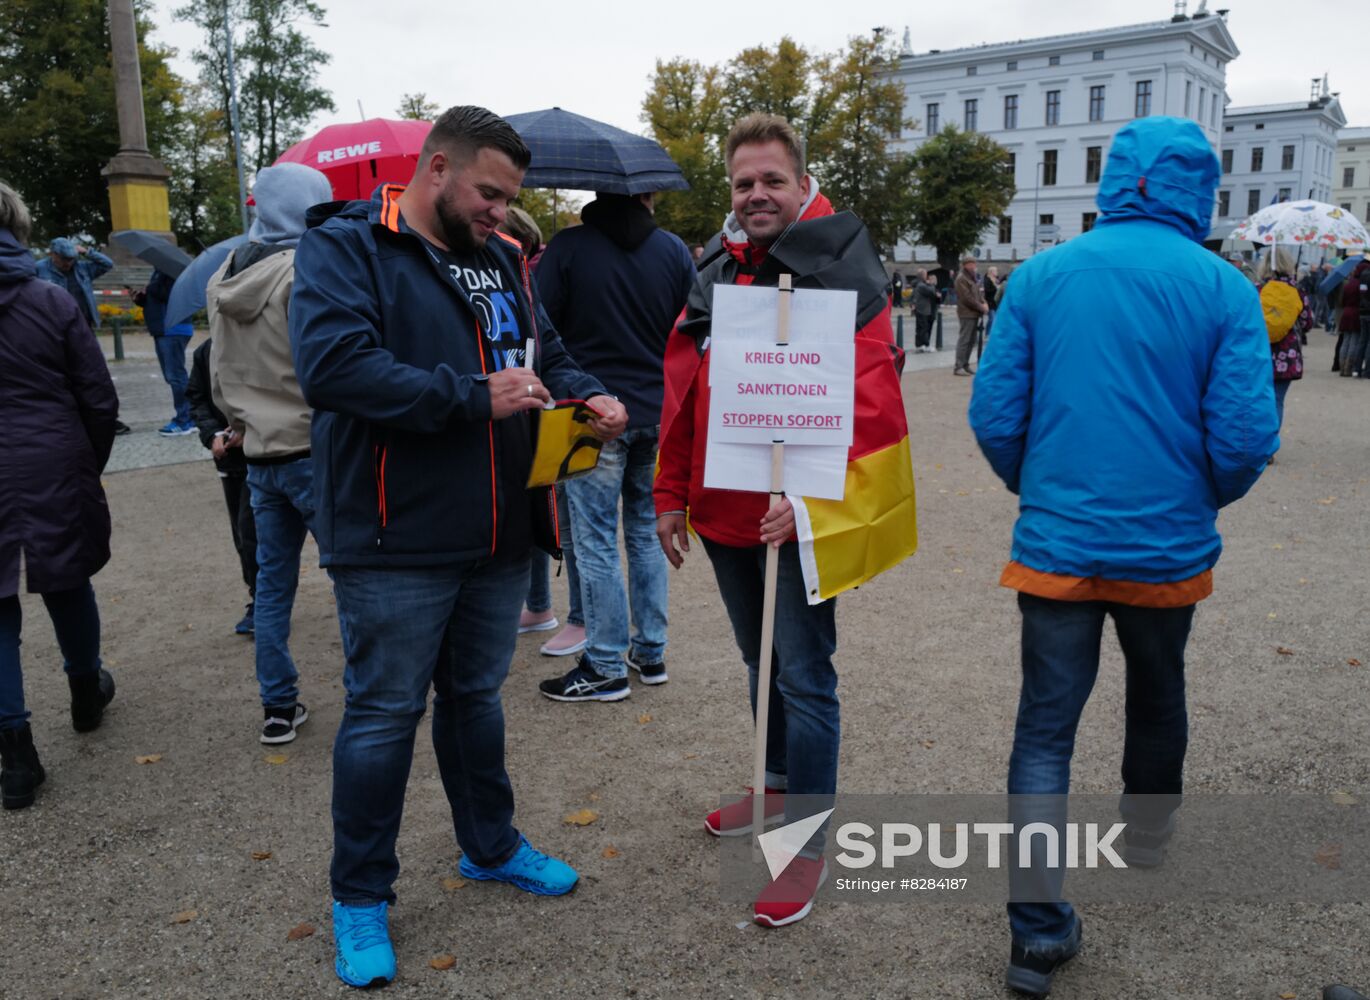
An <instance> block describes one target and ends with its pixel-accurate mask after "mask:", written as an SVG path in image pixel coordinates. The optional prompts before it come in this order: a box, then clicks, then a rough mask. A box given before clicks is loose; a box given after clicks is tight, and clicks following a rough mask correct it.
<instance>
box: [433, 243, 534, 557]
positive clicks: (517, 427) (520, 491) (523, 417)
mask: <svg viewBox="0 0 1370 1000" xmlns="http://www.w3.org/2000/svg"><path fill="white" fill-rule="evenodd" d="M429 246H430V249H431V250H432V251H433V253H434V254H436V255H437V257H438V259H439V260H441V261H442V262H443V263H444V264H445V265H446V266H447V269H448V271H449V273H450V274H451V275H452V280H453V281H454V282H455V283H456V285H457V287H458V288H460V289H461V290H462V291H464V292H465V293H466V295H467V297H468V298H470V300H471V304H472V305H474V306H475V307H476V318H477V319H478V321H479V322H480V332H481V333H482V334H483V335H484V336H485V340H486V343H487V344H488V346H489V360H488V361H487V364H489V367H490V373H491V374H494V373H495V372H498V371H503V370H504V369H506V368H518V367H520V366H521V365H522V364H523V359H524V354H525V351H526V342H525V338H526V336H527V334H525V333H524V331H523V330H522V329H521V328H520V326H519V308H518V307H519V296H521V295H523V288H522V286H520V285H518V284H517V283H515V282H513V281H512V280H511V279H510V277H509V275H507V274H505V273H504V271H502V270H501V269H500V266H499V262H498V261H497V260H496V258H495V255H494V254H492V253H490V251H488V250H486V249H484V248H482V249H480V250H476V251H474V252H470V253H460V252H454V251H448V250H439V249H438V248H437V247H434V246H432V245H431V244H430V245H429ZM531 425H532V418H531V417H530V416H529V414H527V413H519V414H515V415H514V416H512V417H505V418H504V419H503V420H497V421H495V441H496V447H497V448H498V449H499V476H500V492H501V494H502V495H503V497H504V504H503V507H502V508H501V510H500V517H499V523H498V525H497V529H496V530H497V531H498V538H497V540H496V543H495V554H496V555H497V556H506V557H509V558H520V557H522V556H523V555H525V554H526V553H527V551H528V549H529V547H530V546H531V545H532V543H533V531H532V497H531V496H530V495H529V493H528V490H527V488H526V484H527V482H528V470H529V469H530V468H531V467H532V464H533V435H532V426H531Z"/></svg>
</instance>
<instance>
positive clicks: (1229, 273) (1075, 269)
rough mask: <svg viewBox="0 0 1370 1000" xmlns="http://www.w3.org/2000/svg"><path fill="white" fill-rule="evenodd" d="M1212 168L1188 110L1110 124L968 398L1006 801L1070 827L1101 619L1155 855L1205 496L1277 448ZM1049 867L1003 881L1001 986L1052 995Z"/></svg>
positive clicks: (1126, 750) (1137, 841) (1220, 495)
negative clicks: (1000, 529)
mask: <svg viewBox="0 0 1370 1000" xmlns="http://www.w3.org/2000/svg"><path fill="white" fill-rule="evenodd" d="M1218 177H1219V166H1218V160H1217V157H1216V156H1214V154H1213V151H1212V149H1211V148H1210V146H1209V144H1208V141H1207V139H1205V138H1204V135H1203V132H1202V130H1200V128H1199V127H1198V126H1197V125H1195V124H1194V123H1193V122H1191V121H1187V120H1182V119H1177V118H1165V117H1156V118H1146V119H1141V120H1138V121H1135V122H1132V123H1130V124H1128V125H1126V126H1124V127H1123V128H1122V129H1121V130H1119V132H1118V134H1117V136H1116V137H1115V138H1114V140H1113V147H1112V149H1111V151H1110V152H1109V158H1108V166H1107V168H1106V170H1105V171H1104V176H1103V180H1102V182H1101V183H1100V186H1099V196H1098V205H1099V221H1098V223H1097V225H1096V226H1095V228H1094V229H1093V230H1092V231H1091V232H1089V233H1086V234H1084V235H1083V236H1080V237H1077V238H1076V239H1073V240H1071V241H1070V242H1069V243H1066V244H1064V245H1063V246H1060V247H1056V248H1054V249H1052V250H1051V251H1050V252H1048V253H1044V254H1038V255H1037V256H1036V257H1033V258H1032V259H1031V260H1029V261H1027V262H1026V263H1024V264H1023V265H1022V266H1020V267H1019V268H1018V270H1017V271H1015V272H1014V275H1013V280H1012V281H1011V282H1010V283H1009V284H1008V286H1007V294H1006V295H1005V297H1004V300H1003V302H1002V303H1001V305H1000V307H999V314H998V318H997V320H996V322H995V325H994V337H993V338H992V339H991V340H990V341H989V346H988V348H987V349H986V352H985V356H984V360H983V362H982V364H981V366H980V372H979V377H978V378H977V379H976V380H975V390H974V393H973V395H972V398H971V404H970V424H971V427H972V429H973V430H974V431H975V436H976V438H977V439H978V441H979V443H980V448H981V450H982V451H983V452H984V454H985V457H986V458H987V459H988V460H989V463H990V465H991V466H993V468H994V471H995V472H996V473H997V474H998V475H999V477H1000V478H1001V479H1003V481H1004V483H1005V484H1006V485H1007V486H1008V488H1009V489H1010V490H1011V491H1012V492H1014V493H1016V494H1018V496H1019V516H1018V521H1017V523H1016V525H1015V526H1014V530H1013V549H1012V556H1011V561H1010V562H1009V564H1008V566H1007V567H1006V568H1005V569H1004V573H1003V576H1002V578H1001V581H1000V582H1001V583H1002V584H1003V585H1004V586H1006V587H1011V588H1013V589H1015V590H1017V591H1018V605H1019V608H1020V609H1021V611H1022V616H1023V629H1022V657H1023V665H1022V669H1023V686H1022V692H1021V697H1020V699H1019V705H1018V721H1017V727H1016V730H1015V732H1014V740H1013V755H1012V757H1011V759H1010V761H1009V777H1008V791H1009V794H1010V795H1011V796H1014V798H1013V800H1012V803H1014V804H1011V806H1010V810H1011V813H1013V814H1014V818H1016V819H1019V820H1022V819H1025V818H1029V817H1028V816H1027V815H1026V811H1027V810H1030V809H1032V808H1034V807H1033V805H1031V803H1033V802H1040V801H1042V800H1040V799H1037V798H1028V797H1040V796H1051V797H1059V798H1054V799H1052V800H1050V802H1051V803H1052V804H1051V805H1049V806H1048V807H1047V809H1048V814H1049V820H1050V821H1051V822H1053V823H1060V822H1063V821H1064V804H1063V802H1061V801H1060V799H1063V798H1064V794H1065V793H1066V792H1067V791H1068V790H1069V785H1070V759H1071V755H1072V754H1073V752H1074V746H1075V730H1076V726H1077V724H1078V723H1079V719H1080V713H1081V712H1082V711H1083V709H1084V706H1085V702H1086V701H1087V700H1088V698H1089V693H1090V690H1091V688H1092V687H1093V684H1094V679H1095V675H1096V674H1097V672H1098V666H1099V642H1100V637H1101V635H1102V631H1103V624H1104V619H1105V617H1112V618H1113V621H1114V625H1115V628H1116V629H1117V632H1118V640H1119V643H1120V644H1121V646H1122V648H1123V655H1124V657H1125V659H1126V662H1127V725H1126V735H1125V742H1124V745H1123V766H1122V777H1123V802H1122V812H1123V816H1122V818H1123V820H1124V821H1125V822H1126V823H1127V825H1128V826H1127V831H1126V833H1125V839H1126V848H1125V849H1126V850H1127V852H1128V853H1127V859H1128V863H1129V864H1134V865H1136V864H1140V865H1144V864H1148V863H1150V864H1156V863H1159V861H1160V860H1161V852H1162V849H1163V847H1164V845H1165V842H1166V840H1167V839H1168V837H1169V833H1170V830H1171V828H1172V824H1173V813H1174V810H1175V809H1176V808H1178V806H1179V796H1180V792H1181V785H1182V771H1183V766H1184V755H1185V746H1186V741H1187V737H1188V723H1187V717H1186V713H1185V700H1184V650H1185V644H1186V642H1187V640H1188V637H1189V630H1190V624H1191V622H1192V620H1193V617H1194V606H1195V604H1196V603H1197V602H1198V601H1200V600H1202V599H1203V598H1205V597H1207V596H1208V595H1209V594H1210V593H1211V592H1212V588H1213V579H1212V570H1213V566H1214V564H1215V563H1216V562H1217V561H1218V555H1219V553H1220V552H1221V550H1222V540H1221V538H1220V537H1219V535H1218V530H1217V514H1218V509H1219V508H1220V507H1223V506H1225V505H1226V504H1229V503H1232V502H1233V501H1234V500H1237V499H1239V498H1240V497H1242V496H1243V495H1244V494H1245V493H1246V492H1247V490H1249V489H1250V488H1251V487H1252V485H1253V484H1254V483H1255V482H1256V479H1257V477H1259V476H1260V474H1261V471H1262V470H1263V469H1264V467H1265V464H1266V460H1267V459H1268V458H1269V457H1270V456H1271V455H1273V454H1274V453H1275V451H1276V450H1277V449H1278V448H1279V443H1278V438H1277V435H1276V431H1277V424H1276V417H1275V399H1274V389H1273V385H1272V378H1271V368H1270V349H1269V341H1268V338H1267V336H1266V331H1265V323H1264V320H1263V317H1262V312H1261V306H1260V300H1259V299H1258V297H1257V295H1256V291H1255V289H1254V288H1253V287H1252V285H1251V283H1250V282H1248V281H1247V280H1246V279H1245V278H1244V277H1243V276H1242V275H1241V274H1240V273H1239V272H1238V271H1236V270H1235V269H1233V268H1232V267H1231V266H1230V265H1228V264H1226V263H1224V262H1223V261H1222V260H1221V259H1219V258H1218V257H1217V256H1215V255H1214V254H1212V253H1210V252H1208V251H1207V250H1205V249H1204V248H1203V246H1202V240H1203V239H1204V237H1205V236H1206V235H1207V234H1208V225H1209V220H1210V218H1211V217H1212V214H1213V195H1214V190H1215V188H1216V187H1217V183H1218ZM1030 818H1032V819H1041V818H1043V816H1042V814H1040V813H1037V814H1034V815H1032V816H1031V817H1030ZM1034 840H1035V841H1036V843H1037V844H1038V845H1039V846H1041V845H1042V843H1043V840H1044V838H1040V837H1039V838H1034ZM1062 877H1063V869H1062V868H1059V867H1057V868H1052V869H1045V868H1043V867H1042V866H1041V862H1040V861H1039V859H1038V858H1037V857H1036V856H1034V866H1033V869H1032V870H1031V871H1030V872H1015V873H1014V876H1013V877H1012V878H1011V884H1010V889H1011V896H1012V899H1013V900H1014V901H1012V902H1010V903H1009V907H1008V911H1009V924H1010V927H1011V929H1012V934H1013V948H1012V952H1011V956H1010V961H1009V968H1008V975H1007V982H1008V985H1009V986H1010V987H1012V988H1013V989H1016V990H1018V991H1019V992H1023V993H1029V994H1044V993H1046V992H1047V991H1048V990H1049V989H1050V987H1051V978H1052V975H1053V973H1054V972H1055V970H1056V968H1057V967H1058V966H1060V965H1061V964H1062V963H1063V962H1065V961H1067V960H1068V959H1070V958H1071V957H1072V956H1074V954H1075V953H1076V951H1078V949H1079V945H1080V921H1079V919H1078V918H1077V917H1076V915H1075V912H1074V910H1073V909H1072V908H1071V906H1070V904H1068V903H1066V902H1064V901H1063V900H1062V899H1061V897H1060V891H1061V886H1062ZM1044 900H1045V901H1044Z"/></svg>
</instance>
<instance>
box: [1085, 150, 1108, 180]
mask: <svg viewBox="0 0 1370 1000" xmlns="http://www.w3.org/2000/svg"><path fill="white" fill-rule="evenodd" d="M1103 166H1104V147H1103V146H1090V147H1089V148H1088V149H1086V150H1085V183H1086V184H1098V183H1099V175H1100V174H1101V173H1102V172H1103Z"/></svg>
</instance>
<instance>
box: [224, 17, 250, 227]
mask: <svg viewBox="0 0 1370 1000" xmlns="http://www.w3.org/2000/svg"><path fill="white" fill-rule="evenodd" d="M224 43H225V49H224V55H225V60H226V62H227V64H228V65H227V69H228V127H229V128H230V129H231V130H232V132H233V160H234V162H235V163H237V165H238V213H239V217H240V218H241V219H242V224H243V232H247V227H248V224H247V185H246V184H244V183H243V134H242V130H241V129H240V128H239V126H238V78H237V76H236V75H235V74H234V72H233V22H232V20H231V19H230V15H229V12H228V0H224Z"/></svg>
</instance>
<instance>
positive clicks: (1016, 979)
mask: <svg viewBox="0 0 1370 1000" xmlns="http://www.w3.org/2000/svg"><path fill="white" fill-rule="evenodd" d="M1083 933H1084V925H1083V924H1082V923H1081V922H1080V918H1079V917H1076V918H1075V933H1074V934H1072V935H1071V936H1070V937H1069V938H1068V939H1067V940H1066V944H1065V947H1064V948H1063V949H1062V950H1061V951H1058V952H1056V953H1055V954H1052V955H1043V954H1041V953H1040V952H1035V951H1024V950H1023V949H1022V948H1020V947H1019V946H1018V945H1016V944H1015V945H1014V946H1013V951H1012V952H1011V953H1010V955H1009V961H1008V972H1007V973H1006V974H1005V975H1004V985H1005V986H1007V987H1008V988H1009V989H1011V990H1015V991H1017V992H1018V993H1023V994H1026V995H1027V996H1030V997H1044V996H1046V995H1047V994H1048V993H1050V992H1051V979H1052V977H1053V976H1055V975H1056V970H1057V969H1059V968H1060V967H1061V966H1063V965H1065V964H1066V963H1067V962H1069V961H1070V960H1071V959H1072V958H1074V957H1075V956H1076V955H1077V954H1078V953H1079V951H1080V937H1081V935H1082V934H1083Z"/></svg>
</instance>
